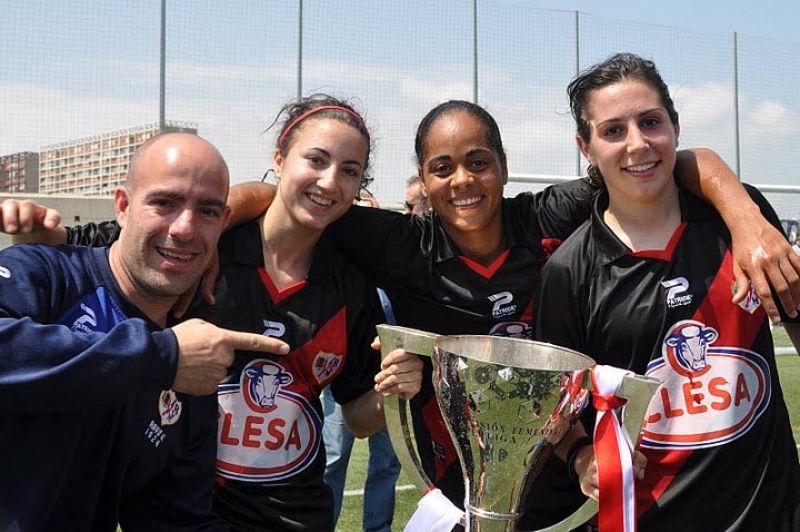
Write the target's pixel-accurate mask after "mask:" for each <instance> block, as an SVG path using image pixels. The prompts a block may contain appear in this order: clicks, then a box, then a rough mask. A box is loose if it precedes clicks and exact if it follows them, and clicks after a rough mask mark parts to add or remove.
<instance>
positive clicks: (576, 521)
mask: <svg viewBox="0 0 800 532" xmlns="http://www.w3.org/2000/svg"><path fill="white" fill-rule="evenodd" d="M589 380H591V379H589ZM660 384H661V383H660V382H659V381H658V380H656V379H653V378H650V377H643V376H641V375H626V376H625V377H623V378H622V383H620V385H619V388H618V389H617V396H618V397H621V398H623V399H627V401H628V402H627V403H626V404H625V407H624V414H623V424H624V425H625V430H627V431H628V434H629V435H630V437H631V440H635V441H634V442H633V443H634V445H636V446H638V444H639V442H638V440H639V434H640V433H641V432H642V424H643V423H644V417H645V415H646V414H647V407H648V406H649V405H650V399H652V397H653V394H655V393H656V390H657V389H658V386H659V385H660ZM597 508H598V507H597V501H595V500H594V499H588V500H587V501H586V502H585V503H583V505H582V506H581V507H580V508H578V509H577V510H575V512H574V513H573V514H572V515H570V516H569V517H567V518H566V519H564V520H563V521H561V522H559V523H556V524H554V525H551V526H549V527H547V528H542V529H541V530H539V531H538V532H563V531H564V530H572V529H573V528H577V527H579V526H581V525H582V524H583V523H585V522H586V521H588V520H589V519H591V518H592V517H594V515H595V514H596V513H597Z"/></svg>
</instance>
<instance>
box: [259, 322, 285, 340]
mask: <svg viewBox="0 0 800 532" xmlns="http://www.w3.org/2000/svg"><path fill="white" fill-rule="evenodd" d="M261 321H262V322H263V323H264V332H263V333H261V335H262V336H271V337H273V338H280V337H281V336H283V335H284V334H285V333H286V325H284V324H283V323H281V322H279V321H270V320H261Z"/></svg>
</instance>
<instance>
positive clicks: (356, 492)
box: [344, 484, 416, 497]
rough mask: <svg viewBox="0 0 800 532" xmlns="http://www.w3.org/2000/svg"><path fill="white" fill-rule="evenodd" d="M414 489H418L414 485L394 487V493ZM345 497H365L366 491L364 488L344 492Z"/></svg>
mask: <svg viewBox="0 0 800 532" xmlns="http://www.w3.org/2000/svg"><path fill="white" fill-rule="evenodd" d="M413 489H416V486H414V485H413V484H403V485H402V486H395V487H394V491H395V492H398V491H408V490H413ZM344 496H345V497H363V496H364V489H363V488H362V489H360V490H344Z"/></svg>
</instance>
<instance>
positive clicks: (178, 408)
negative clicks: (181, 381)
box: [158, 390, 183, 427]
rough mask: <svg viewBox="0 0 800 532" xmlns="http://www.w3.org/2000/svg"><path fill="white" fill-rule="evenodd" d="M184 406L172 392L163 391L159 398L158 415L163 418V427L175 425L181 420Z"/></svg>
mask: <svg viewBox="0 0 800 532" xmlns="http://www.w3.org/2000/svg"><path fill="white" fill-rule="evenodd" d="M182 411H183V405H182V404H181V402H180V401H179V400H178V396H177V395H176V394H175V392H173V391H172V390H162V392H161V395H160V396H159V397H158V413H159V415H160V416H161V426H162V427H165V426H167V425H174V424H175V423H177V422H178V420H179V419H180V418H181V412H182Z"/></svg>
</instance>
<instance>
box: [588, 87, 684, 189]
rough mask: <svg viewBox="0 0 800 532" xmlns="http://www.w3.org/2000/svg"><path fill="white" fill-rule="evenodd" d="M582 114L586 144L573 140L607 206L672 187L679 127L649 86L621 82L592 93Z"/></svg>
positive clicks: (673, 184)
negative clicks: (599, 180)
mask: <svg viewBox="0 0 800 532" xmlns="http://www.w3.org/2000/svg"><path fill="white" fill-rule="evenodd" d="M585 116H586V118H587V121H588V123H589V140H588V141H585V140H584V139H583V138H581V137H580V136H577V137H576V139H577V141H578V145H579V146H580V148H581V151H582V152H583V154H584V155H585V156H586V158H587V159H588V160H589V162H590V163H591V164H592V165H593V166H595V167H597V169H598V170H599V171H600V173H601V174H602V175H603V181H604V182H605V185H606V187H607V188H608V193H609V197H610V199H611V201H612V202H627V203H629V204H636V203H649V202H652V201H655V200H658V199H659V198H660V197H662V195H663V193H664V192H665V191H666V190H667V189H668V188H670V187H675V182H674V179H673V171H674V169H675V159H676V155H675V154H676V148H677V146H678V133H679V127H678V125H677V124H673V123H672V122H671V121H670V118H669V114H668V113H667V110H666V109H665V108H664V106H663V104H662V102H661V98H660V96H659V94H658V92H657V91H656V90H655V89H653V88H652V87H651V86H650V85H649V84H647V83H645V82H643V81H640V80H637V79H625V80H623V81H620V82H617V83H613V84H610V85H606V86H604V87H601V88H599V89H596V90H593V91H592V92H591V93H590V95H589V98H588V101H587V105H586V110H585Z"/></svg>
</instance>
